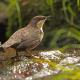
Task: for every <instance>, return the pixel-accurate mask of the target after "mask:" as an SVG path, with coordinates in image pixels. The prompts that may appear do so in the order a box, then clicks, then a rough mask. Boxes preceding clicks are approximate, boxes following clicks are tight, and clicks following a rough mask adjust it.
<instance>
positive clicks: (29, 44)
mask: <svg viewBox="0 0 80 80" xmlns="http://www.w3.org/2000/svg"><path fill="white" fill-rule="evenodd" d="M39 43H40V41H39V40H38V39H34V38H33V39H26V40H24V41H22V42H21V43H20V44H19V46H18V47H17V48H18V49H33V48H35V47H36V46H37V45H38V44H39Z"/></svg>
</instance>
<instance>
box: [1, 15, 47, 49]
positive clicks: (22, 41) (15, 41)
mask: <svg viewBox="0 0 80 80" xmlns="http://www.w3.org/2000/svg"><path fill="white" fill-rule="evenodd" d="M46 19H47V16H35V17H33V18H32V20H31V21H30V22H29V24H28V25H27V26H26V27H24V28H21V29H19V30H17V31H16V32H15V33H14V34H13V35H12V36H11V37H10V38H9V39H8V40H7V41H6V42H5V43H3V44H2V45H1V47H2V48H3V49H6V48H9V47H12V48H15V49H16V50H17V49H19V50H25V49H26V50H32V49H34V48H35V47H37V46H38V45H39V44H40V42H41V41H42V39H43V35H44V32H43V25H44V23H45V21H46Z"/></svg>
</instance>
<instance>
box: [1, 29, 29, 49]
mask: <svg viewBox="0 0 80 80" xmlns="http://www.w3.org/2000/svg"><path fill="white" fill-rule="evenodd" d="M25 33H26V36H27V35H29V33H28V31H27V30H25V28H22V29H19V30H18V31H16V32H15V33H14V34H13V35H12V36H11V37H10V38H9V39H8V40H7V41H6V42H5V43H4V44H2V47H3V48H8V47H10V46H13V45H15V44H19V43H20V42H21V41H22V38H23V37H24V36H23V34H25Z"/></svg>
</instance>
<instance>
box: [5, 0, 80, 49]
mask: <svg viewBox="0 0 80 80" xmlns="http://www.w3.org/2000/svg"><path fill="white" fill-rule="evenodd" d="M24 3H27V4H26V5H25V4H24ZM79 13H80V0H76V1H75V0H73V1H71V0H40V1H38V0H8V4H7V14H8V27H7V32H6V35H7V37H9V36H10V35H11V34H12V33H13V32H15V31H16V30H17V29H18V28H21V27H22V26H25V25H26V23H28V22H29V20H30V19H31V18H32V17H34V16H36V15H49V16H52V18H51V19H50V20H48V21H47V22H46V25H45V27H44V31H45V37H44V40H43V46H44V47H46V48H60V49H61V48H62V49H65V48H67V47H74V46H73V45H75V46H76V47H78V48H79V44H80V38H79V36H80V21H79V19H80V14H79ZM22 19H23V21H22ZM71 45H72V46H71Z"/></svg>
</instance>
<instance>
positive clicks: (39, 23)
mask: <svg viewBox="0 0 80 80" xmlns="http://www.w3.org/2000/svg"><path fill="white" fill-rule="evenodd" d="M47 18H48V16H35V17H33V18H32V20H31V22H30V23H31V24H32V26H34V27H38V28H42V27H43V24H44V23H45V21H46V20H47Z"/></svg>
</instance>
